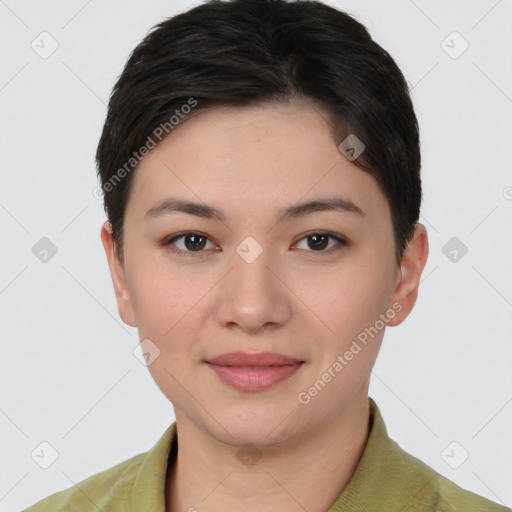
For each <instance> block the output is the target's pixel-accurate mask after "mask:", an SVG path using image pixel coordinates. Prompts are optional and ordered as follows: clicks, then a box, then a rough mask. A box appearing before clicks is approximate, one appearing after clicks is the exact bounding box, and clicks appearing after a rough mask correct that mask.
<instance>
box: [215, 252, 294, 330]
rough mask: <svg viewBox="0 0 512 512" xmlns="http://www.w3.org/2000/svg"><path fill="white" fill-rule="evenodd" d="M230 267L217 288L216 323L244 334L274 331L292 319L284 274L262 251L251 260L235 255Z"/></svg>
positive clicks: (290, 301)
mask: <svg viewBox="0 0 512 512" xmlns="http://www.w3.org/2000/svg"><path fill="white" fill-rule="evenodd" d="M232 263H233V267H232V270H231V271H230V272H229V274H228V275H227V276H226V279H225V280H224V283H223V285H222V286H221V287H220V288H219V294H220V296H219V298H218V300H219V302H218V308H217V318H218V321H219V322H220V323H221V324H222V325H223V326H231V328H234V327H235V326H236V327H238V328H239V329H240V330H243V331H245V332H247V333H255V332H259V331H261V330H262V329H275V328H276V327H278V326H282V325H285V324H286V323H287V322H289V321H290V318H291V316H292V306H293V304H292V300H293V299H292V297H293V293H292V292H291V291H290V289H289V288H288V287H287V285H286V275H285V274H286V273H285V271H284V270H283V269H282V268H281V267H279V265H277V264H276V262H271V261H270V258H268V257H267V254H266V252H265V251H263V252H261V253H260V254H259V255H258V256H257V257H256V258H255V259H251V258H249V259H247V260H246V259H244V258H243V257H240V256H239V254H237V253H235V254H234V258H233V260H232Z"/></svg>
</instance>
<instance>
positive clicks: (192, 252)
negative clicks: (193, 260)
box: [164, 231, 212, 256]
mask: <svg viewBox="0 0 512 512" xmlns="http://www.w3.org/2000/svg"><path fill="white" fill-rule="evenodd" d="M180 239H183V240H182V242H180V243H182V247H181V248H180V247H178V246H177V241H178V240H180ZM207 241H210V239H209V238H208V237H207V236H206V235H203V234H202V233H196V232H195V231H191V232H188V233H181V234H180V235H175V236H172V237H171V238H168V239H167V240H166V241H165V242H164V246H166V247H169V249H171V250H172V251H173V252H176V253H178V254H183V255H185V256H199V255H201V253H202V252H204V251H203V249H204V248H205V246H206V244H207ZM210 243H212V242H211V241H210Z"/></svg>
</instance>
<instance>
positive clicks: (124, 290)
mask: <svg viewBox="0 0 512 512" xmlns="http://www.w3.org/2000/svg"><path fill="white" fill-rule="evenodd" d="M101 242H102V243H103V247H104V249H105V254H106V255H107V261H108V267H109V269H110V276H111V278H112V284H113V285H114V290H115V293H116V301H117V308H118V310H119V315H120V316H121V319H122V320H123V322H124V323H125V324H127V325H131V326H132V327H137V323H136V321H135V315H134V311H133V304H132V299H131V297H130V293H129V290H128V286H127V281H126V276H125V269H124V265H123V263H122V262H121V261H120V260H119V258H118V257H117V255H116V253H115V243H114V239H113V238H112V225H111V224H110V222H109V221H105V222H104V223H103V225H102V226H101Z"/></svg>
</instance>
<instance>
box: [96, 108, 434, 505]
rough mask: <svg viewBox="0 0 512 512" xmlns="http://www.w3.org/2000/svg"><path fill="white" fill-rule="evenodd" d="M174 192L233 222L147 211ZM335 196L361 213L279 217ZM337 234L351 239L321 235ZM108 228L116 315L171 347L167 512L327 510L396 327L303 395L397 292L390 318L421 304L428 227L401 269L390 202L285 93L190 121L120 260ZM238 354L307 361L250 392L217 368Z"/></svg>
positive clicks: (140, 184)
mask: <svg viewBox="0 0 512 512" xmlns="http://www.w3.org/2000/svg"><path fill="white" fill-rule="evenodd" d="M170 197H172V198H178V199H183V200H189V201H194V202H197V203H201V204H208V205H212V206H214V207H215V208H217V209H218V210H221V211H222V212H224V213H225V216H226V218H225V220H224V221H222V222H221V221H219V220H217V219H214V218H203V217H199V216H194V215H190V214H187V213H183V212H179V213H178V212H174V213H165V214H162V215H160V216H154V217H153V216H149V217H147V218H145V214H146V212H147V211H148V210H149V209H151V208H153V207H155V206H156V205H158V204H159V203H160V202H161V201H163V200H164V199H167V198H170ZM326 197H342V198H343V199H345V200H348V201H351V202H352V203H354V204H355V205H357V206H358V207H359V208H360V210H362V212H363V214H359V213H357V212H353V211H352V212H350V211H341V210H340V211H334V210H331V211H315V212H309V213H308V214H306V215H303V216H297V217H290V218H287V219H282V220H280V221H279V222H278V221H276V217H275V216H276V213H277V211H278V210H280V209H282V208H286V207H288V206H291V205H295V204H297V203H303V202H306V201H310V200H313V199H319V198H326ZM189 231H195V232H199V236H203V237H206V238H203V239H200V241H201V242H202V245H201V244H199V245H200V249H198V250H195V247H196V246H197V245H198V244H197V239H196V240H192V242H193V243H191V240H190V235H189V238H188V239H187V238H186V237H182V238H180V239H177V240H176V241H175V242H174V247H175V248H176V249H177V250H179V249H181V250H182V251H185V252H188V254H192V256H187V255H185V254H178V253H176V252H173V251H172V250H171V246H165V245H163V244H162V242H163V241H164V240H166V239H168V238H170V236H171V235H175V234H182V233H183V232H189ZM325 231H328V232H331V233H333V234H334V235H336V236H339V237H340V238H344V239H346V241H347V244H346V245H342V244H340V243H339V242H337V241H336V239H334V238H332V237H331V238H326V239H325V244H324V245H323V246H322V248H320V249H317V245H315V244H313V243H308V240H309V241H311V236H312V235H314V234H315V233H318V232H325ZM196 236H197V233H196ZM249 236H250V237H252V238H253V239H254V240H255V241H256V242H257V243H258V244H259V246H260V247H261V249H262V251H263V252H262V253H261V254H260V255H259V256H258V257H257V258H256V259H255V260H254V261H251V262H250V263H248V262H247V261H246V260H244V259H243V258H242V257H241V256H240V254H239V253H238V252H237V247H238V246H239V245H240V244H241V243H242V242H243V241H244V240H245V239H246V237H249ZM101 238H102V242H103V245H104V248H105V251H106V255H107V259H108V263H109V268H110V272H111V276H112V281H113V284H114V288H115V293H116V298H117V304H118V308H119V313H120V315H121V318H122V319H123V321H124V322H125V323H127V324H128V325H131V326H136V327H137V329H138V331H139V336H140V339H141V340H144V339H146V338H149V339H150V340H151V341H152V343H154V344H155V345H156V346H157V347H158V348H159V350H160V356H159V357H158V358H157V359H155V360H154V362H152V363H151V364H150V365H149V366H148V368H149V371H150V372H151V375H152V376H153V378H154V379H155V382H156V383H157V385H158V386H159V388H160V389H161V390H162V392H163V393H164V394H165V396H166V397H167V398H168V399H169V400H170V401H171V402H172V404H173V406H174V411H175V416H176V423H177V429H178V440H179V441H178V443H179V452H178V457H177V461H176V464H175V466H174V467H173V468H172V471H170V472H169V475H168V479H167V482H166V507H167V511H172V512H178V511H188V510H194V508H195V509H197V510H198V511H199V512H203V511H208V512H216V511H221V510H222V511H225V510H226V509H228V510H232V511H245V512H252V511H258V512H260V511H261V510H272V511H273V510H279V511H281V512H292V511H293V512H296V511H299V510H300V511H303V510H308V511H310V512H320V511H325V510H328V509H329V508H330V506H332V504H333V503H334V502H335V501H336V499H337V497H338V496H339V494H340V493H341V491H342V490H343V489H344V488H345V486H346V485H347V483H348V481H349V480H350V478H351V476H352V474H353V473H354V470H355V468H356V466H357V464H358V462H359V459H360V457H361V455H362V452H363V450H364V447H365V444H366V440H367V437H368V433H369V432H368V418H369V408H368V386H369V379H370V374H371V370H372V367H373V364H374V362H375V359H376V357H377V354H378V352H379V349H380V345H381V341H382V337H383V335H384V330H385V329H381V330H379V333H378V335H376V336H374V337H373V338H372V339H370V341H369V342H368V344H367V345H365V346H364V348H362V350H361V351H360V352H359V353H358V354H357V355H355V356H354V357H353V359H352V360H350V361H348V364H346V366H344V368H343V370H342V371H340V372H339V373H337V374H336V376H335V377H334V378H332V379H331V380H330V382H329V383H328V384H327V385H326V386H325V387H324V388H323V389H322V391H321V392H319V393H318V394H316V395H315V396H313V397H310V401H309V402H308V403H307V404H305V403H301V401H299V400H298V396H299V394H300V393H301V392H304V391H307V390H308V389H309V388H311V386H312V385H313V383H314V382H315V381H317V380H318V379H319V378H320V377H321V376H322V374H323V373H324V372H325V371H326V370H327V368H329V367H332V366H333V363H334V362H335V361H336V360H337V357H338V356H339V355H343V354H344V353H345V352H346V351H347V350H348V349H349V347H350V346H351V343H352V342H353V340H354V339H356V337H357V336H358V334H359V333H361V332H362V331H364V329H365V328H368V327H370V326H374V325H376V321H377V320H378V319H379V318H382V317H381V316H380V315H382V314H386V315H387V313H386V312H387V311H389V310H390V309H393V304H395V306H396V305H397V304H398V305H399V308H396V307H395V308H394V309H393V313H394V315H393V318H390V316H389V315H388V316H387V317H386V318H387V322H386V323H387V325H391V326H392V325H398V324H400V323H401V322H402V321H403V320H404V319H405V318H406V317H407V316H408V314H409V312H410V311H411V310H412V308H413V306H414V304H415V302H416V298H417V294H418V285H419V281H420V277H421V273H422V271H423V268H424V266H425V263H426V259H427V255H428V241H427V233H426V230H425V227H424V226H423V225H421V224H417V225H416V229H415V232H414V237H413V239H412V240H411V242H410V243H409V244H408V246H407V248H406V251H405V253H404V256H403V258H402V261H401V262H400V264H398V263H397V261H396V259H395V252H394V251H395V246H394V237H393V228H392V222H391V213H390V209H389V205H388V202H387V200H386V198H385V196H384V195H383V194H382V192H381V191H380V189H379V188H378V186H377V184H376V182H375V180H374V179H373V178H372V177H371V176H370V175H369V174H367V173H365V172H364V171H362V170H361V169H359V168H358V167H356V166H355V165H354V164H353V163H352V162H351V161H349V160H348V159H347V158H346V157H345V156H344V155H343V154H341V153H340V151H339V150H338V148H337V146H336V144H335V142H334V140H333V138H332V135H331V133H330V131H329V127H328V124H327V122H326V116H325V115H324V114H322V113H321V112H320V111H319V110H318V109H314V108H312V107H311V106H309V105H306V104H298V103H287V104H284V103H282V104H281V103H280V104H274V105H266V106H259V107H249V108H242V109H233V108H216V109H213V110H210V111H207V112H201V113H199V114H198V115H196V116H192V117H190V118H188V119H187V120H186V121H185V122H182V124H180V125H179V126H178V127H177V128H175V129H174V131H173V132H172V133H171V134H170V135H169V136H168V137H167V138H166V139H164V140H163V141H162V142H161V143H160V144H159V145H158V146H157V147H156V148H155V149H153V150H152V151H151V152H150V153H149V154H148V155H147V156H146V157H145V158H144V159H143V160H142V162H141V163H140V164H139V166H138V168H137V170H136V174H135V176H134V183H133V188H132V191H131V194H130V197H129V199H128V203H127V205H126V217H125V222H124V261H120V260H119V259H118V258H116V256H115V252H114V244H113V240H112V236H111V232H110V229H109V224H108V223H105V224H104V225H103V227H102V229H101ZM187 242H188V243H187ZM397 309H399V311H397ZM231 351H244V352H251V353H258V352H265V351H269V352H278V353H281V354H285V355H287V356H291V357H295V358H299V359H300V360H301V361H304V363H303V364H302V366H301V367H300V369H299V370H298V371H297V372H296V373H295V374H294V375H293V376H291V377H290V378H288V379H287V380H284V381H283V382H280V383H278V384H277V385H275V386H274V387H272V388H270V389H268V390H265V391H241V390H238V389H234V388H232V387H230V386H229V385H227V384H225V383H224V382H222V381H221V380H220V379H219V378H218V376H217V375H216V374H215V373H214V372H212V370H211V368H209V367H208V365H207V364H206V363H205V360H206V359H208V358H212V357H214V356H217V355H220V354H223V353H226V352H231ZM247 443H251V444H252V445H255V447H257V451H258V453H259V455H260V456H261V457H260V458H259V460H258V461H257V463H256V464H254V465H248V464H246V463H243V462H242V461H241V459H240V458H239V456H238V454H239V451H240V449H241V447H242V446H244V445H245V444H247ZM228 504H229V506H228Z"/></svg>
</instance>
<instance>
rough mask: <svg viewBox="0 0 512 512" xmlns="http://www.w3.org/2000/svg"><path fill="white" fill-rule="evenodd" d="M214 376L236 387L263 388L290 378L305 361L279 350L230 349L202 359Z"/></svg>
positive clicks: (268, 387)
mask: <svg viewBox="0 0 512 512" xmlns="http://www.w3.org/2000/svg"><path fill="white" fill-rule="evenodd" d="M205 363H206V364H207V366H208V367H209V368H211V369H212V370H213V372H214V373H215V374H216V376H217V377H218V378H219V379H220V380H221V381H222V382H223V383H224V384H227V385H228V386H230V387H232V388H235V389H237V390H239V391H265V390H267V389H270V388H272V387H273V386H275V385H277V384H279V383H280V382H282V381H284V380H286V379H288V378H290V377H291V376H292V375H294V374H295V373H296V372H297V371H298V370H299V369H300V368H301V366H302V365H303V363H304V361H301V360H299V359H296V358H290V357H287V356H284V355H282V354H275V353H269V352H265V353H261V354H246V353H241V352H236V353H235V352H232V353H229V354H223V355H221V356H218V357H216V358H213V359H210V360H208V361H205Z"/></svg>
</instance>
